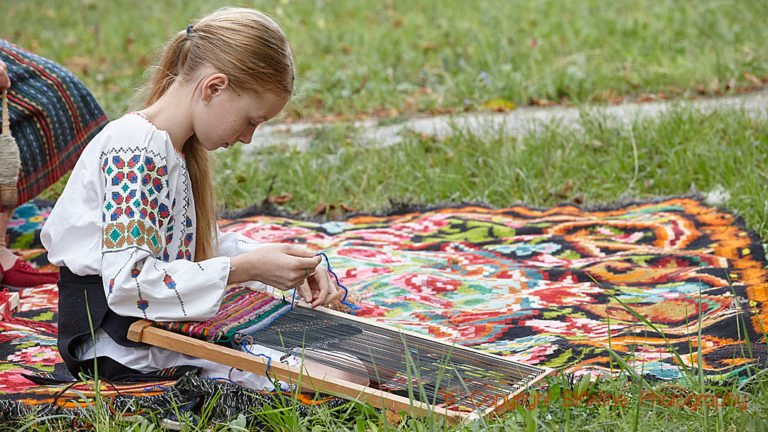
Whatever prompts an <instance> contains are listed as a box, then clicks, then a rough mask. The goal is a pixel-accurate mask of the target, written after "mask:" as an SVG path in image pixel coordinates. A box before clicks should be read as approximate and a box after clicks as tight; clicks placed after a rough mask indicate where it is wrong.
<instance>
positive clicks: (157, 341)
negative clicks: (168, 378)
mask: <svg viewBox="0 0 768 432" xmlns="http://www.w3.org/2000/svg"><path fill="white" fill-rule="evenodd" d="M294 310H295V311H296V313H298V314H309V315H316V317H319V319H321V320H325V321H327V320H333V321H334V322H341V323H344V324H349V325H351V326H354V327H355V328H362V329H363V330H364V331H365V332H368V335H372V334H376V335H381V334H384V335H389V337H390V339H389V340H393V339H392V338H393V337H394V335H398V336H397V337H398V338H399V339H400V340H402V343H404V344H407V345H409V347H408V348H406V349H405V351H408V352H409V353H412V355H415V356H417V357H418V356H420V355H424V356H426V355H427V354H425V353H427V351H430V352H431V353H433V355H434V353H435V352H438V351H439V352H441V355H443V356H444V358H446V363H445V365H447V366H448V367H447V369H448V370H449V372H448V373H452V372H455V374H456V375H457V376H458V375H459V374H460V373H459V371H458V370H459V369H466V368H464V367H463V366H462V363H451V364H448V360H450V359H451V358H459V359H462V361H464V362H466V361H470V362H475V363H477V364H478V365H479V366H478V367H474V368H472V369H471V370H469V371H468V372H467V373H465V374H464V376H465V378H464V379H462V378H461V377H458V381H460V382H461V384H463V388H464V389H465V390H466V391H465V392H464V393H467V394H463V395H460V394H452V395H449V396H450V398H452V399H453V400H456V398H459V399H462V400H464V403H463V404H458V403H453V404H449V403H448V401H447V400H446V391H449V390H446V391H443V392H442V393H441V397H438V396H437V394H436V393H440V391H438V389H437V388H435V389H434V391H433V393H435V394H431V393H430V394H429V395H428V397H424V393H420V394H421V395H422V397H421V398H420V399H422V400H421V401H420V400H418V399H419V398H418V397H416V398H409V397H406V396H404V395H402V394H395V393H393V392H392V391H391V390H386V389H384V388H374V387H371V386H364V385H360V384H356V383H354V382H351V381H346V380H343V379H339V378H336V377H332V376H327V375H323V376H317V375H318V374H310V373H308V372H307V370H306V369H305V368H299V367H293V366H289V365H286V364H283V363H280V362H279V361H271V362H270V364H269V367H268V373H269V376H270V378H272V379H278V380H280V381H283V382H287V383H290V384H293V385H297V386H301V387H303V388H307V387H309V388H312V389H314V390H315V391H317V392H322V393H327V394H332V395H337V396H341V397H344V398H348V399H353V400H357V401H360V402H367V403H370V404H371V405H373V406H374V407H376V408H381V409H390V410H394V411H397V412H400V411H406V412H408V413H410V414H411V415H413V416H428V415H430V413H434V414H436V415H438V416H444V417H445V418H447V419H448V420H450V421H460V422H468V421H471V420H474V419H476V418H478V417H486V416H489V415H493V414H500V413H502V412H504V411H507V410H509V409H513V408H514V406H515V404H519V403H520V400H519V398H520V397H522V396H523V393H524V392H525V390H526V389H527V388H528V386H530V385H531V384H533V383H535V382H537V381H539V380H541V379H542V378H544V377H545V376H547V375H549V374H551V373H552V369H549V368H545V367H534V366H529V365H525V364H522V363H517V362H512V361H510V360H506V359H504V358H502V357H500V356H496V355H493V354H489V353H485V352H483V351H480V350H477V349H473V348H469V347H465V346H461V345H455V344H451V343H448V342H444V341H440V340H437V339H434V338H431V337H427V336H424V335H421V334H418V333H415V332H410V331H406V330H402V329H398V328H394V327H390V326H386V325H382V324H379V323H375V322H373V321H372V320H368V319H364V318H359V317H355V316H352V315H349V314H345V313H341V312H336V311H333V310H329V309H325V308H316V309H312V308H310V307H309V306H306V305H304V304H297V307H296V308H295V309H294ZM294 310H292V311H291V313H293V312H294ZM289 319H295V317H294V318H289ZM280 324H281V323H279V322H275V323H272V324H270V326H269V327H270V328H272V327H275V328H278V329H279V328H280ZM284 324H285V323H284ZM277 331H278V332H279V331H280V330H277ZM305 331H306V330H305ZM315 331H316V329H310V330H309V332H310V333H314V332H315ZM260 334H261V333H257V335H260ZM368 338H369V339H370V336H369V337H368ZM128 339H130V340H132V341H135V342H143V343H146V344H149V345H154V346H158V347H161V348H166V349H169V350H172V351H176V352H180V353H183V354H187V355H190V356H194V357H199V358H203V359H206V360H210V361H213V362H216V363H220V364H223V365H226V366H230V367H235V368H238V369H242V370H245V371H248V372H252V373H256V374H265V373H266V372H267V365H268V363H267V360H266V359H264V358H262V357H258V356H254V355H252V354H250V353H247V352H244V351H241V350H238V349H234V348H229V347H226V346H221V345H218V344H215V343H213V342H207V341H204V340H200V339H197V338H194V337H191V336H187V335H183V334H179V333H175V332H172V331H169V330H166V329H163V328H159V327H156V326H154V325H153V324H152V323H151V322H149V321H146V320H140V321H137V322H135V323H134V324H133V325H132V326H131V327H130V330H129V332H128ZM253 342H254V343H262V341H261V340H260V339H259V338H258V337H255V338H253ZM374 342H375V341H374ZM344 343H347V342H344ZM373 345H376V344H375V343H374V344H373ZM379 347H381V345H379ZM371 349H372V350H376V348H375V347H372V348H371ZM400 351H402V350H400ZM390 352H391V351H390ZM374 361H375V360H374ZM499 365H501V366H499ZM494 367H495V368H496V369H498V368H499V367H502V369H503V370H506V371H510V372H511V375H509V374H508V375H506V376H504V377H502V376H501V374H499V373H494V372H491V370H492V369H493V368H494ZM401 369H403V368H401ZM404 369H408V366H406V367H405V368H404ZM485 371H488V374H489V375H492V377H491V378H492V379H493V380H495V381H496V382H498V383H499V388H498V389H494V393H486V392H482V391H478V390H473V391H472V394H468V390H469V389H468V387H467V385H466V384H465V383H464V382H465V381H464V380H467V381H469V380H471V379H473V377H475V378H477V375H478V374H483V373H484V372H485ZM396 372H399V373H400V374H401V375H403V376H404V375H408V377H409V382H411V383H414V381H413V380H412V379H411V378H412V377H413V375H412V373H411V372H410V371H409V370H399V371H396ZM414 372H416V371H415V370H414ZM432 378H434V377H432ZM438 382H439V379H438ZM418 385H419V384H418V380H417V382H416V383H415V386H418ZM411 391H412V389H409V392H408V394H409V395H412V394H413V393H411ZM467 396H469V403H467V402H466V400H467ZM430 399H431V400H432V402H433V403H428V401H429V400H430ZM436 402H441V403H436Z"/></svg>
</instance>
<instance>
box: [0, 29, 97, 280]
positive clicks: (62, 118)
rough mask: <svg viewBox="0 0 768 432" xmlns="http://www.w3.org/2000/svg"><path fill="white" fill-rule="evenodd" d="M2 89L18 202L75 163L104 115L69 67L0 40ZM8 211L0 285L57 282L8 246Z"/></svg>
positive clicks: (1, 220)
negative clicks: (15, 152)
mask: <svg viewBox="0 0 768 432" xmlns="http://www.w3.org/2000/svg"><path fill="white" fill-rule="evenodd" d="M3 89H7V90H8V111H9V118H10V124H11V134H12V135H13V137H14V139H15V140H16V144H17V145H18V147H19V153H20V155H21V170H20V172H19V181H18V191H19V199H18V202H17V205H20V204H23V203H24V202H26V201H29V200H30V199H32V198H34V197H35V196H36V195H38V194H39V193H40V192H42V191H43V190H45V189H46V188H48V187H49V186H51V185H52V184H53V183H55V182H57V181H58V180H59V179H60V178H61V176H63V175H64V174H66V173H67V172H68V171H69V170H71V169H72V167H74V165H75V162H76V161H77V158H78V157H79V156H80V153H81V152H82V151H83V148H84V147H85V145H86V144H87V143H88V142H89V141H90V140H91V139H92V138H93V137H94V136H95V135H96V134H97V133H98V132H99V131H100V130H101V128H102V127H103V126H104V125H105V124H106V122H107V116H106V115H105V114H104V111H102V109H101V107H100V106H99V104H98V103H97V102H96V100H95V99H94V97H93V95H91V93H90V92H89V91H88V89H87V88H85V85H84V84H83V83H82V82H80V81H79V80H78V79H77V78H76V77H75V76H74V75H72V74H71V73H70V72H69V71H67V70H66V69H64V68H63V67H62V66H60V65H58V64H56V63H54V62H52V61H50V60H47V59H44V58H42V57H39V56H36V55H34V54H31V53H29V52H27V51H24V50H23V49H21V48H19V47H17V46H15V45H13V44H11V43H10V42H8V41H5V40H2V39H0V94H1V92H2V90H3ZM1 109H2V108H0V110H1ZM2 163H3V161H0V164H2ZM13 210H14V209H13V208H3V207H2V206H0V284H2V286H3V287H8V288H11V289H19V288H26V287H31V286H36V285H41V284H48V283H56V280H57V279H58V278H59V273H58V272H42V271H39V270H37V269H35V268H33V267H32V266H31V265H29V264H28V263H27V262H25V261H23V260H21V259H19V257H18V256H16V255H15V254H14V253H13V252H12V251H11V250H9V249H8V246H9V245H8V240H7V229H8V223H9V222H10V220H11V216H12V215H13Z"/></svg>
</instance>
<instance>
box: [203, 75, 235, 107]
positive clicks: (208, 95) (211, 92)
mask: <svg viewBox="0 0 768 432" xmlns="http://www.w3.org/2000/svg"><path fill="white" fill-rule="evenodd" d="M228 85H229V78H227V76H226V75H224V74H223V73H215V74H213V75H208V76H207V77H206V78H205V79H203V82H202V85H201V90H202V99H203V103H204V104H207V103H208V102H210V101H211V99H212V98H213V97H214V96H217V95H219V94H221V92H222V91H223V90H224V89H225V88H227V86H228Z"/></svg>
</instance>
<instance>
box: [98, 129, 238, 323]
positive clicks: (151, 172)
mask: <svg viewBox="0 0 768 432" xmlns="http://www.w3.org/2000/svg"><path fill="white" fill-rule="evenodd" d="M137 141H138V144H137V145H134V146H119V145H113V146H108V147H106V148H105V150H104V151H103V152H102V155H101V173H102V178H103V181H104V191H105V192H104V197H103V212H102V227H103V228H102V255H101V275H102V278H103V280H104V290H105V294H106V297H107V303H108V305H109V307H110V308H111V309H112V310H113V311H114V312H116V313H117V314H119V315H123V316H136V317H140V318H145V319H149V320H155V321H185V320H205V319H208V318H210V317H212V316H213V315H214V314H215V313H216V311H217V310H218V308H219V305H220V303H221V299H222V296H223V295H224V292H225V290H226V282H227V278H228V276H229V268H230V267H229V264H230V263H229V257H216V258H211V259H208V260H205V261H200V262H193V261H192V257H193V256H194V236H195V228H194V227H195V223H194V214H195V213H194V204H193V196H192V190H191V188H190V182H189V176H188V174H187V172H186V164H185V163H184V161H183V157H182V156H181V155H179V154H178V153H176V152H175V151H174V150H173V147H172V145H171V143H170V139H168V138H167V135H166V134H164V133H163V132H161V131H157V130H154V131H153V132H151V133H150V134H149V136H148V137H146V138H145V139H143V140H142V139H139V140H137Z"/></svg>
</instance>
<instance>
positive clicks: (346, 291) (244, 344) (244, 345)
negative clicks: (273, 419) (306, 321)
mask: <svg viewBox="0 0 768 432" xmlns="http://www.w3.org/2000/svg"><path fill="white" fill-rule="evenodd" d="M317 255H320V256H321V257H323V258H324V259H325V265H326V268H327V270H328V273H330V274H331V275H332V276H333V278H334V279H335V281H336V285H337V286H338V287H339V288H341V289H342V290H344V296H343V297H342V298H341V304H343V305H344V306H347V307H348V308H350V309H352V310H360V308H359V307H358V306H355V305H353V304H352V303H349V302H347V296H348V295H349V289H348V288H347V287H345V286H344V285H342V284H341V282H340V281H339V276H338V275H336V273H335V272H334V271H333V268H331V261H330V260H329V259H328V255H326V254H325V253H323V252H320V253H318V254H317ZM296 291H297V290H296V289H295V288H294V290H293V297H292V298H291V307H290V308H289V309H286V310H284V311H282V312H280V313H279V314H277V315H275V316H274V317H271V318H270V319H269V320H268V321H267V322H266V324H264V325H262V326H259V328H258V329H257V330H254V331H252V332H250V333H248V334H247V336H248V335H251V334H253V333H255V332H257V331H258V330H260V329H263V328H266V327H269V325H270V324H272V323H273V322H274V321H275V320H276V319H278V318H280V317H281V316H283V315H285V314H286V313H288V312H290V311H292V310H293V307H294V305H295V303H296ZM248 340H252V338H249V337H245V338H243V340H242V342H241V345H242V348H243V351H245V352H247V353H248V354H251V355H253V356H257V357H264V358H266V359H267V368H266V370H265V371H264V374H265V375H266V376H267V378H269V366H270V364H271V363H272V358H271V357H270V356H268V355H266V354H256V353H254V352H253V351H251V350H250V349H248V346H247V343H248ZM270 379H271V378H270Z"/></svg>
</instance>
